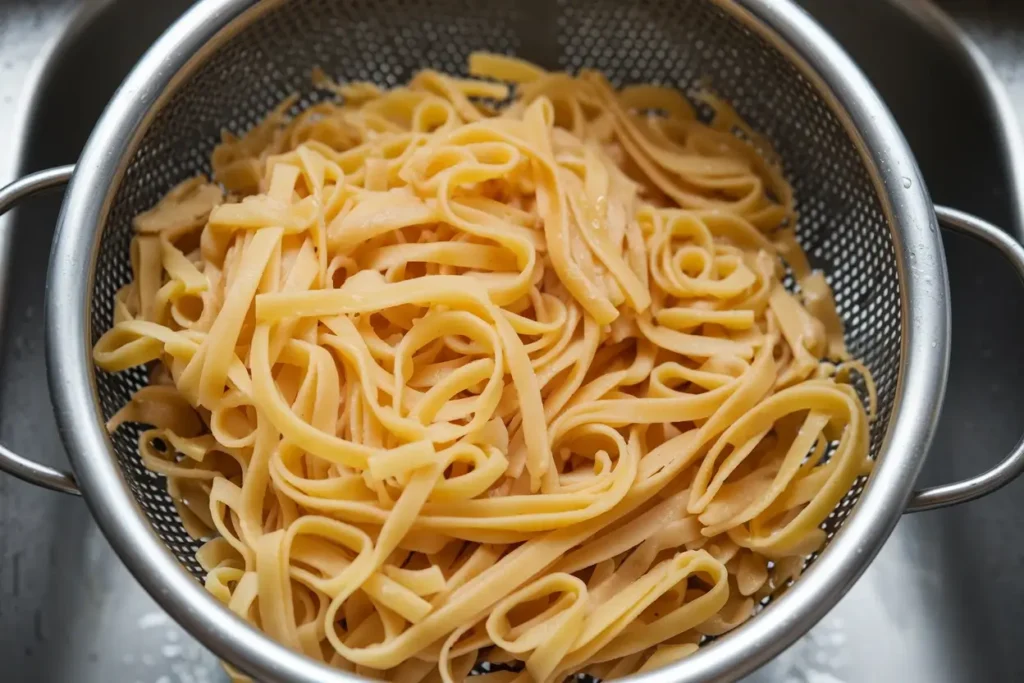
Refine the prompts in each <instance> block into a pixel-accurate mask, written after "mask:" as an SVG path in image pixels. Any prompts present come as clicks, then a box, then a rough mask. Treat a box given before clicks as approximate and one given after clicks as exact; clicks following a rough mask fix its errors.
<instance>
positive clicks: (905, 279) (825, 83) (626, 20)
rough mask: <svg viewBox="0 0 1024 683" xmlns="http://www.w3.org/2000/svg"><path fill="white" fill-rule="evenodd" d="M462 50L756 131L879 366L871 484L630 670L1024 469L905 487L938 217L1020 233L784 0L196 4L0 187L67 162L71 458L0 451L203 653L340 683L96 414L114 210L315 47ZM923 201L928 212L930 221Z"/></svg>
mask: <svg viewBox="0 0 1024 683" xmlns="http://www.w3.org/2000/svg"><path fill="white" fill-rule="evenodd" d="M474 50H490V51H498V52H509V53H513V54H516V55H519V56H521V57H524V58H526V59H529V60H532V61H535V62H538V63H540V64H541V65H543V66H546V67H548V68H551V69H568V70H575V69H579V68H581V67H584V66H586V67H591V68H596V69H599V70H601V71H603V72H604V73H606V74H607V75H608V76H609V78H610V79H611V80H612V81H613V82H616V83H620V84H621V83H629V82H654V83H664V84H669V85H672V86H675V87H677V88H680V89H681V90H683V91H685V92H689V93H691V94H694V93H696V92H698V91H699V90H703V89H707V88H710V89H711V90H713V91H714V92H716V93H717V94H719V95H720V96H722V97H723V98H724V99H726V100H727V101H729V102H731V103H732V104H733V105H734V106H735V107H736V109H737V110H738V111H739V112H740V114H741V115H742V116H743V117H744V118H745V119H746V120H747V121H749V122H750V123H751V124H752V125H753V127H754V128H756V129H757V130H759V131H761V132H763V133H764V134H765V135H766V136H767V137H768V138H769V139H770V140H771V141H772V142H773V143H774V145H775V148H776V149H777V151H778V152H779V154H780V156H781V158H782V159H783V160H784V163H785V171H786V174H787V176H788V178H789V179H790V181H791V182H792V184H793V188H794V190H795V193H796V197H797V201H798V210H799V213H800V221H799V237H800V240H801V242H802V243H803V245H804V247H805V249H806V251H807V253H808V255H809V257H810V259H811V261H812V264H813V265H814V266H815V267H818V268H821V269H822V270H824V271H825V272H826V274H827V276H828V279H829V282H830V283H831V285H832V287H833V289H834V291H835V295H836V301H837V304H838V308H839V311H840V313H841V314H842V316H843V319H844V321H845V323H846V330H847V341H848V345H849V347H850V349H851V351H852V352H853V353H854V354H855V355H856V356H857V357H859V358H862V359H863V360H864V362H865V363H866V364H867V365H868V366H869V367H870V369H871V371H872V372H873V373H874V376H875V379H876V381H877V384H878V395H879V417H878V419H877V420H876V421H875V423H874V424H873V426H872V432H871V454H872V456H873V457H875V458H876V459H877V461H878V464H877V467H876V469H875V472H874V474H873V475H872V477H871V479H870V481H867V482H865V481H860V482H858V483H857V484H856V486H855V487H854V488H853V489H852V490H851V491H850V492H849V494H848V495H847V496H846V498H845V499H844V500H843V501H842V503H841V504H840V505H839V507H838V508H837V509H836V510H835V512H834V513H833V514H832V515H831V516H830V517H829V519H828V521H827V522H826V530H827V531H828V537H829V543H828V545H827V546H826V548H825V549H824V550H823V551H822V552H821V553H820V554H818V555H816V556H815V557H813V558H810V559H809V564H810V566H809V569H808V571H807V572H806V573H805V574H804V575H803V576H802V577H801V578H800V579H799V580H797V581H796V582H795V583H794V584H793V585H792V586H784V587H783V588H781V589H780V590H779V592H778V593H777V594H776V595H774V596H772V600H771V601H770V604H768V605H767V606H766V608H765V609H763V610H762V611H761V612H760V613H759V614H758V615H757V616H756V617H755V618H754V619H752V620H751V621H750V622H748V623H747V624H745V625H743V626H742V627H740V628H739V629H737V630H736V631H734V632H732V633H730V634H728V635H727V636H725V637H722V638H719V639H717V640H716V641H714V642H712V643H709V644H707V645H706V646H705V647H702V648H701V650H700V651H699V652H698V653H697V654H695V655H693V656H692V657H690V658H688V659H685V660H683V661H682V662H679V663H677V664H674V665H672V666H669V667H666V668H664V669H662V670H659V671H656V672H653V673H649V674H645V675H643V676H639V677H638V680H644V681H652V682H653V681H657V682H658V683H663V682H664V683H667V682H669V681H687V682H689V681H704V680H719V679H731V678H734V677H738V676H740V675H742V674H744V673H747V672H749V671H751V670H752V669H754V668H755V667H757V666H758V665H760V664H762V663H764V662H765V661H767V660H768V659H769V658H770V657H772V656H774V655H775V654H777V653H779V652H780V651H781V650H782V649H783V648H785V647H786V646H787V645H789V644H790V643H791V642H792V641H793V640H795V639H796V638H797V637H799V636H800V635H801V634H802V633H804V632H805V631H806V630H807V629H808V628H810V627H811V626H812V625H813V624H814V623H815V622H816V621H817V620H818V619H819V618H821V617H822V616H823V615H824V614H825V613H826V612H827V611H828V610H829V609H830V608H831V607H832V606H833V605H834V604H835V603H836V602H837V601H838V600H839V598H840V597H841V596H842V595H843V594H844V593H845V592H846V590H847V589H848V588H849V587H850V586H851V585H852V583H853V582H854V581H855V580H856V578H857V577H858V576H859V575H860V574H861V572H863V571H864V569H865V568H866V567H867V565H868V563H869V562H870V561H871V560H872V558H873V557H874V556H875V554H876V552H877V551H878V550H879V548H880V547H881V545H882V543H883V542H884V541H885V539H886V538H887V537H888V535H889V533H890V531H891V530H892V528H893V526H894V525H895V523H896V521H897V519H898V518H899V516H900V515H901V514H902V513H903V512H904V511H908V510H921V509H927V508H932V507H939V506H943V505H950V504H954V503H960V502H964V501H967V500H971V499H973V498H977V497H980V496H982V495H985V494H987V493H989V492H991V491H993V490H995V489H996V488H998V487H999V486H1001V485H1003V484H1005V483H1007V482H1008V481H1010V480H1011V479H1013V478H1014V477H1015V476H1017V474H1019V473H1020V471H1021V470H1022V469H1024V443H1021V444H1018V445H1017V446H1016V447H1015V449H1014V451H1013V453H1012V454H1010V455H1009V456H1008V457H1007V458H1006V459H1005V460H1004V461H1003V462H1002V463H1001V464H1000V465H998V466H996V467H995V468H994V469H992V470H990V471H988V472H986V473H984V474H982V475H980V476H978V477H976V478H974V479H971V480H968V481H964V482H959V483H956V484H951V485H947V486H941V487H937V488H934V489H928V490H924V491H914V490H913V485H914V479H915V477H916V475H917V473H918V470H919V469H920V467H921V465H922V463H923V460H924V457H925V454H926V452H927V449H928V445H929V442H930V440H931V437H932V433H933V431H934V427H935V421H936V419H937V416H938V413H939V407H940V405H941V402H942V396H943V390H944V388H945V378H946V372H947V365H948V357H949V325H950V320H949V310H948V291H947V278H946V268H945V262H944V259H943V255H942V248H941V241H940V238H939V233H938V230H937V225H938V223H939V222H941V223H942V224H943V225H944V227H948V228H951V229H955V230H958V231H961V232H965V233H968V234H971V235H973V236H975V237H978V238H980V239H982V240H984V241H986V242H988V243H989V244H991V245H992V246H994V247H996V248H998V249H999V250H1000V251H1001V252H1002V253H1003V254H1004V255H1006V257H1007V258H1009V259H1010V261H1011V262H1012V263H1013V265H1014V267H1015V268H1016V270H1017V271H1018V273H1019V274H1021V276H1022V278H1024V249H1021V247H1020V246H1018V245H1017V244H1016V243H1015V242H1013V241H1012V240H1011V239H1010V238H1008V237H1006V236H1005V235H1004V234H1003V233H1002V232H1000V231H999V230H998V229H997V228H995V227H993V226H991V225H989V224H987V223H984V222H982V221H980V220H978V219H976V218H973V217H971V216H967V215H965V214H962V213H959V212H956V211H953V210H951V209H935V208H934V207H933V206H932V205H931V202H930V200H929V198H928V193H927V190H926V189H925V187H924V184H923V183H922V181H921V176H920V173H919V171H918V168H917V165H916V163H915V161H914V159H913V157H912V156H911V154H910V151H909V149H908V147H907V144H906V142H905V141H904V139H903V137H902V135H901V134H900V132H899V130H898V129H897V127H896V125H895V123H894V122H893V119H892V117H891V116H890V114H889V113H888V111H887V110H886V108H885V106H884V105H883V104H882V102H881V101H880V100H879V98H878V96H877V94H876V93H875V92H874V90H873V89H872V88H871V86H870V85H869V84H868V83H867V81H866V80H865V78H864V76H863V75H862V74H861V73H860V71H858V70H857V68H856V67H855V66H854V65H853V63H852V62H851V61H850V59H849V58H848V57H847V56H846V55H845V54H844V53H843V52H842V50H841V49H840V48H839V47H838V46H837V45H836V44H835V43H834V42H833V41H832V40H831V39H830V38H829V37H828V36H827V35H826V34H825V33H824V32H823V31H822V30H821V29H820V28H819V27H818V26H817V25H816V24H815V23H814V22H813V21H812V20H811V19H810V18H809V17H807V16H806V15H805V14H804V13H803V12H802V11H801V10H799V9H798V8H796V7H795V6H794V5H792V4H790V3H789V2H788V0H732V1H729V0H631V1H630V2H628V3H627V2H621V1H620V0H489V1H488V2H483V1H481V0H264V1H262V2H259V1H257V0H203V1H202V2H200V3H199V4H198V5H196V6H195V7H194V8H193V9H192V10H191V11H189V12H188V13H187V14H186V15H185V16H184V17H183V18H182V19H180V20H179V21H178V22H177V23H176V24H175V25H174V26H173V27H172V28H171V29H170V30H168V31H167V33H165V34H164V36H163V37H161V38H160V40H159V41H158V42H157V43H156V44H155V45H154V46H153V47H152V49H151V50H150V51H149V52H148V53H147V54H146V55H145V56H144V57H143V58H142V60H141V61H140V62H139V63H138V65H137V66H136V67H135V69H134V71H132V73H131V75H130V76H129V77H128V79H127V80H126V81H125V83H124V84H123V85H122V87H121V88H120V90H118V92H117V94H116V95H115V96H114V98H113V100H112V101H111V103H110V105H109V107H108V108H107V110H106V112H105V113H104V115H103V117H102V118H101V119H100V121H99V123H98V124H97V126H96V128H95V130H94V131H93V134H92V137H91V138H90V140H89V143H88V145H87V146H86V148H85V151H84V152H83V154H82V157H81V159H80V161H79V163H78V165H77V168H76V169H72V168H71V167H63V168H58V169H51V170H49V171H44V172H41V173H37V174H34V175H32V176H29V177H27V178H24V179H23V180H20V181H18V182H16V183H14V184H12V185H10V186H8V187H7V188H4V189H3V190H0V213H2V212H3V211H6V210H8V209H9V208H10V207H11V206H13V204H14V203H16V202H17V201H18V200H19V199H21V198H22V197H24V196H27V195H29V194H32V193H34V192H36V191H39V190H42V189H45V188H47V187H51V186H54V185H58V184H61V183H63V182H66V181H68V180H69V179H70V181H71V184H70V189H69V190H68V193H67V195H66V199H65V202H64V207H63V211H62V213H61V218H60V225H59V229H58V231H57V236H56V238H55V244H54V248H53V255H52V259H51V264H50V279H49V284H48V287H47V317H46V324H47V337H46V339H47V358H48V363H49V381H50V386H51V391H52V395H53V396H54V408H55V410H56V413H57V419H58V423H59V425H60V428H61V433H62V436H63V438H64V442H65V444H66V446H67V450H68V453H69V455H70V458H71V462H72V466H73V469H74V474H73V475H72V474H70V473H64V472H59V471H56V470H52V469H50V468H46V467H43V466H40V465H37V464H35V463H32V462H31V461H29V460H26V459H24V458H21V457H19V456H17V455H15V454H14V453H11V452H10V451H8V450H6V449H4V448H3V447H0V469H4V470H6V471H8V472H10V473H11V474H14V475H16V476H19V477H21V478H23V479H25V480H27V481H30V482H33V483H36V484H39V485H42V486H46V487H49V488H53V489H57V490H61V491H65V492H70V493H78V492H79V491H80V492H81V493H82V494H83V495H84V496H85V498H86V501H87V502H88V504H89V507H90V508H91V510H92V512H93V514H94V515H95V517H96V519H97V521H98V522H99V524H100V526H101V527H102V529H103V531H104V533H105V534H106V535H107V537H108V539H109V540H110V542H111V544H112V545H113V547H114V549H115V550H116V551H117V552H118V554H119V555H120V556H121V558H122V559H123V560H124V562H125V564H126V565H127V566H128V567H129V569H130V570H131V571H132V572H133V573H134V575H135V576H136V578H137V579H138V580H139V581H140V582H141V583H142V584H143V585H144V586H145V587H146V589H147V590H148V591H149V592H150V593H151V594H152V595H153V597H154V598H155V599H156V600H157V601H158V602H159V603H160V604H161V605H162V606H163V607H164V608H165V609H166V610H167V611H168V612H169V613H170V614H171V616H172V617H174V618H175V619H177V620H178V621H179V622H180V623H181V624H182V625H183V626H185V627H186V628H187V629H188V630H189V631H191V632H192V634H193V635H195V636H196V637H197V638H198V639H199V640H200V641H202V642H203V643H205V644H206V645H207V646H208V647H209V648H210V649H212V650H213V651H214V652H215V653H217V654H218V655H219V656H221V657H223V658H224V659H226V660H228V661H230V662H232V663H234V664H235V665H237V666H238V667H239V668H241V669H243V670H245V671H247V672H249V673H251V674H252V675H253V676H254V677H256V678H257V679H258V680H261V681H301V682H304V683H312V682H313V681H317V682H320V681H353V680H356V678H357V677H354V676H352V675H350V674H345V673H340V672H337V671H334V670H332V669H328V668H326V667H324V666H322V665H320V664H317V663H314V662H313V661H311V660H309V659H306V658H305V657H303V656H302V655H299V654H297V653H295V652H292V651H290V650H287V649H286V648H284V647H283V646H280V645H278V644H276V643H274V642H272V641H271V640H269V639H268V638H267V637H266V636H264V635H262V634H261V633H259V632H257V631H256V630H254V629H253V628H252V627H250V626H249V625H247V624H245V623H243V622H242V621H241V620H239V619H238V618H236V617H235V616H234V615H232V614H231V613H229V612H228V611H227V610H226V609H225V608H223V607H222V606H221V605H220V604H219V603H218V602H217V601H216V600H215V599H214V598H212V597H211V596H209V595H208V594H207V593H206V592H205V591H204V590H203V588H202V586H201V585H200V583H199V582H198V581H196V579H199V578H202V574H203V572H202V569H201V568H200V567H199V565H198V564H197V563H196V561H195V558H194V553H195V551H196V549H197V548H198V545H199V544H198V543H197V542H196V541H194V540H193V539H191V538H190V537H189V536H188V535H187V534H186V533H185V531H184V529H183V528H182V525H181V522H180V520H179V519H178V517H177V514H176V512H175V509H174V507H173V505H172V504H171V502H170V500H169V498H168V496H167V493H166V491H165V488H164V483H163V481H162V479H161V478H160V477H157V476H156V475H154V474H152V473H151V472H149V471H148V470H146V469H145V468H144V467H143V465H142V463H141V461H140V459H139V457H138V453H137V451H136V436H137V431H133V430H132V429H122V430H120V431H119V432H118V433H117V434H115V435H114V436H113V437H109V436H107V434H106V431H105V429H104V427H103V423H104V422H105V420H106V419H107V418H109V417H110V416H111V415H112V414H113V413H114V412H115V411H116V410H117V409H118V408H120V407H121V406H122V405H123V404H124V403H125V402H126V401H127V400H128V398H129V396H130V395H131V394H132V392H133V391H134V390H135V389H137V388H139V387H140V386H142V385H143V383H144V381H145V376H144V373H143V372H141V371H133V372H126V373H121V374H118V375H109V374H106V373H103V372H101V371H99V370H97V369H96V368H95V367H94V366H93V364H92V361H91V347H92V345H93V343H94V342H95V340H96V339H97V338H98V337H99V336H100V334H102V333H103V332H104V331H105V330H106V329H108V328H109V327H110V325H111V324H112V311H113V300H114V293H115V292H116V291H117V289H118V288H119V287H121V286H122V285H123V284H125V283H126V282H127V281H128V279H129V277H130V267H129V258H128V254H129V248H128V245H129V240H130V236H131V218H132V216H134V215H135V214H137V213H139V212H140V211H142V210H144V209H147V208H149V207H150V206H152V205H153V204H154V203H155V202H156V200H157V199H158V198H159V197H160V196H161V195H162V194H163V193H165V192H166V191H167V190H168V189H170V188H171V187H172V186H173V185H174V184H175V183H177V182H178V181H180V180H182V179H184V178H186V177H188V176H191V175H193V174H195V173H198V172H207V173H208V172H209V170H210V169H209V167H208V163H209V162H208V159H209V156H210V152H211V150H212V148H213V146H214V144H215V142H216V140H217V139H218V137H219V132H220V130H221V129H222V128H223V127H227V128H228V129H230V130H232V131H234V132H236V133H240V132H243V131H244V130H246V129H247V128H249V127H250V126H252V125H253V124H255V123H256V122H257V121H258V120H259V119H260V118H261V117H262V116H264V115H265V114H266V113H267V112H268V111H269V110H270V109H271V108H272V107H273V106H274V105H275V104H277V103H278V102H279V101H280V100H281V99H283V98H284V97H286V96H287V95H288V94H289V93H291V92H295V91H298V92H301V93H304V96H303V98H302V100H301V101H300V102H299V104H298V105H296V109H297V110H298V109H301V108H302V107H305V106H308V105H309V104H311V103H313V102H315V101H317V100H318V99H319V98H321V97H324V96H326V94H325V93H323V92H318V91H316V90H314V89H313V88H312V85H311V83H310V78H309V73H310V69H311V67H312V66H314V65H318V66H321V67H323V68H324V69H325V71H326V72H327V73H329V74H332V75H334V76H336V77H339V78H341V79H362V80H372V81H375V82H377V83H379V84H381V85H384V86H391V85H397V84H399V83H402V82H403V81H406V80H407V79H408V78H409V77H410V76H411V75H412V74H413V73H414V72H415V71H417V70H419V69H421V68H423V67H428V66H429V67H432V68H435V69H440V70H443V71H448V72H454V73H459V72H462V71H463V70H464V69H465V64H466V58H467V55H468V54H469V53H470V52H472V51H474ZM937 216H938V221H937Z"/></svg>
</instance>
